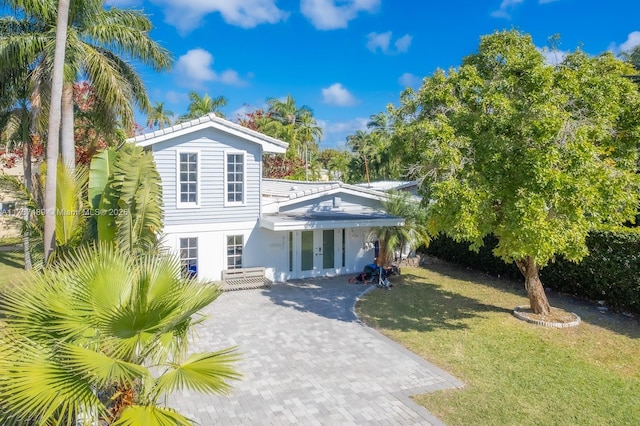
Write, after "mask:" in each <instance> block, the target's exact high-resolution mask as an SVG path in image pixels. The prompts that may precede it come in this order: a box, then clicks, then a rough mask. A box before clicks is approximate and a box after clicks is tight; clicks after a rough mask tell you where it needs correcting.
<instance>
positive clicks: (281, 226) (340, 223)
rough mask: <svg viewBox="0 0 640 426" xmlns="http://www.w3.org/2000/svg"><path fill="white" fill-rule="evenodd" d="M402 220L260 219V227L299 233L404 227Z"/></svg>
mask: <svg viewBox="0 0 640 426" xmlns="http://www.w3.org/2000/svg"><path fill="white" fill-rule="evenodd" d="M404 224H405V220H404V219H402V218H386V219H358V220H345V219H342V220H307V221H301V220H295V219H290V220H282V219H280V220H272V219H271V218H261V219H260V227H261V228H265V229H269V230H271V231H300V230H306V229H340V228H371V227H375V226H404Z"/></svg>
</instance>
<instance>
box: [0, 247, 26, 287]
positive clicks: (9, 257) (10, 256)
mask: <svg viewBox="0 0 640 426" xmlns="http://www.w3.org/2000/svg"><path fill="white" fill-rule="evenodd" d="M24 273H25V272H24V255H23V253H22V251H21V250H19V251H0V288H2V287H4V286H5V285H7V284H9V283H11V282H13V281H16V280H18V279H19V278H20V276H21V275H22V274H24Z"/></svg>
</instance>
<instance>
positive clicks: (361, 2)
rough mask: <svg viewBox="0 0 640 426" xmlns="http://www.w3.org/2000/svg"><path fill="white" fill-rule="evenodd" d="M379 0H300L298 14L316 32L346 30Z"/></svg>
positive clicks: (372, 10)
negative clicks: (350, 23) (302, 16)
mask: <svg viewBox="0 0 640 426" xmlns="http://www.w3.org/2000/svg"><path fill="white" fill-rule="evenodd" d="M195 1H197V0H195ZM378 6H380V0H301V1H300V12H302V14H303V15H304V16H305V17H307V19H309V20H310V21H311V23H312V24H313V26H314V27H316V29H318V30H334V29H337V28H347V26H348V25H349V21H351V20H353V19H355V18H356V17H357V16H358V13H360V12H369V13H372V12H375V11H376V10H377V9H378Z"/></svg>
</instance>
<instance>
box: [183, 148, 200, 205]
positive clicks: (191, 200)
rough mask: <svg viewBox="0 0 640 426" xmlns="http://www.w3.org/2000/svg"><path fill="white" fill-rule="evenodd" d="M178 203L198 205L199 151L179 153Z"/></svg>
mask: <svg viewBox="0 0 640 426" xmlns="http://www.w3.org/2000/svg"><path fill="white" fill-rule="evenodd" d="M178 163H179V164H178V167H179V169H178V170H179V172H178V205H182V206H192V207H197V206H198V204H199V200H198V178H199V176H198V153H197V152H180V153H178Z"/></svg>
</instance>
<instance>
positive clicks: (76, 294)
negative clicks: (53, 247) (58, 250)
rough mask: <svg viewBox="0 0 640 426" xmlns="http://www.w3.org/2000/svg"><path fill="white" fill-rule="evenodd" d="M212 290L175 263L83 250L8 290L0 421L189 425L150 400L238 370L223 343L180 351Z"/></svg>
mask: <svg viewBox="0 0 640 426" xmlns="http://www.w3.org/2000/svg"><path fill="white" fill-rule="evenodd" d="M219 294H220V291H219V289H218V288H217V287H216V286H215V285H213V284H212V283H208V282H199V281H196V280H194V279H191V278H182V277H181V263H180V260H179V259H177V258H173V257H165V256H151V255H142V256H131V255H130V253H129V252H126V251H121V250H117V249H114V248H113V247H112V246H107V245H98V246H84V247H83V248H81V249H80V250H79V251H78V252H76V253H74V254H72V255H70V256H69V257H68V258H66V259H65V260H64V261H62V262H61V263H58V264H57V265H56V266H54V267H52V268H50V269H47V270H45V271H44V273H42V274H36V273H32V274H31V275H29V276H28V277H27V278H25V280H24V281H23V282H22V283H20V285H15V286H9V287H7V288H6V290H5V291H4V293H3V294H2V298H0V300H1V304H0V317H2V322H3V324H2V327H0V423H2V424H68V425H71V424H76V422H83V423H84V424H118V425H131V426H133V425H143V424H144V425H154V426H155V425H167V424H171V425H190V424H191V422H190V421H189V420H188V419H186V418H185V417H184V416H182V415H180V414H179V413H177V412H176V411H174V410H172V409H169V408H165V407H162V406H160V405H159V404H160V401H161V398H162V397H163V396H167V395H169V394H171V393H173V392H175V391H179V390H182V389H190V390H195V391H199V392H208V393H220V392H226V391H228V389H229V387H230V386H229V381H230V380H233V379H237V378H238V377H239V376H238V374H237V373H236V371H235V370H234V368H233V367H232V364H233V363H234V362H235V360H236V359H237V355H236V354H235V353H234V351H233V350H232V349H223V350H221V351H217V352H205V353H198V354H192V355H188V353H187V349H188V343H189V340H188V337H189V335H190V331H191V329H192V328H193V326H194V325H195V324H197V323H199V322H201V321H202V319H201V318H198V317H196V315H197V314H198V312H199V311H200V310H201V309H203V308H204V307H205V306H207V305H208V304H210V303H211V302H212V301H213V300H215V299H216V297H218V295H219Z"/></svg>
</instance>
